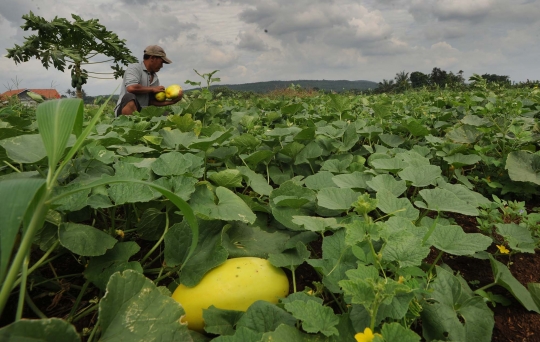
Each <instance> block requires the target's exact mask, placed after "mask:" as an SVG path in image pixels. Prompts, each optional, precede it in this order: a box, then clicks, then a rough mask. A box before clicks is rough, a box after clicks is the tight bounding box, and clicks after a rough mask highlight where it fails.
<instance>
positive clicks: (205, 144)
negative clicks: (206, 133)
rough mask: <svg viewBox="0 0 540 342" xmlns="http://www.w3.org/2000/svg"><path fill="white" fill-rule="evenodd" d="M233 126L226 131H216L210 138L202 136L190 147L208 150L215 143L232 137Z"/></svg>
mask: <svg viewBox="0 0 540 342" xmlns="http://www.w3.org/2000/svg"><path fill="white" fill-rule="evenodd" d="M233 130H234V129H233V128H229V130H227V131H226V132H214V133H213V134H212V136H210V137H208V138H200V139H198V140H197V141H196V142H194V143H192V144H191V145H189V148H194V149H197V150H202V151H207V150H208V149H209V148H210V147H211V146H213V145H214V144H217V145H219V144H221V143H223V142H224V141H226V140H227V139H229V138H230V137H232V131H233Z"/></svg>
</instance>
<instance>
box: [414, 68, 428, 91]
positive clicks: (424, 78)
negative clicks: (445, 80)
mask: <svg viewBox="0 0 540 342" xmlns="http://www.w3.org/2000/svg"><path fill="white" fill-rule="evenodd" d="M410 80H411V85H412V87H413V88H422V87H427V86H429V75H426V74H424V73H422V72H420V71H414V72H411V77H410Z"/></svg>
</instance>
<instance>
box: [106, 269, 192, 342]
mask: <svg viewBox="0 0 540 342" xmlns="http://www.w3.org/2000/svg"><path fill="white" fill-rule="evenodd" d="M183 315H184V310H183V309H182V306H181V305H180V304H179V303H178V302H176V301H175V300H174V299H172V298H171V297H170V296H166V295H164V294H162V293H161V291H160V290H158V288H157V287H156V285H154V283H153V282H152V281H150V279H148V278H146V277H145V276H144V275H142V274H140V273H138V272H135V271H131V270H128V271H124V272H122V273H120V272H118V273H115V274H114V275H112V277H111V279H110V281H109V283H108V284H107V292H106V293H105V296H104V297H103V299H102V300H101V301H100V302H99V324H100V327H101V338H100V341H111V342H112V341H141V342H142V341H151V340H155V341H190V340H191V337H190V335H189V332H188V328H187V325H185V324H182V323H181V321H180V318H181V317H182V316H183Z"/></svg>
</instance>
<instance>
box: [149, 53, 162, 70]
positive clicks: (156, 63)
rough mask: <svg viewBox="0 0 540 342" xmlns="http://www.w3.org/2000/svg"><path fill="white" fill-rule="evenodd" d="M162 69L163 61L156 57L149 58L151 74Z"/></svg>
mask: <svg viewBox="0 0 540 342" xmlns="http://www.w3.org/2000/svg"><path fill="white" fill-rule="evenodd" d="M162 67H163V59H162V58H161V57H157V56H151V57H150V69H151V70H149V71H151V72H158V71H159V70H160V69H161V68H162Z"/></svg>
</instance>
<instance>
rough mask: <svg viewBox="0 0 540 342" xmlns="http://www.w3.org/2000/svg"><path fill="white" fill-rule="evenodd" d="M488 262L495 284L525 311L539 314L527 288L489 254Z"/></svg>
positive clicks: (539, 308) (538, 308) (538, 309)
mask: <svg viewBox="0 0 540 342" xmlns="http://www.w3.org/2000/svg"><path fill="white" fill-rule="evenodd" d="M489 261H490V262H491V269H492V270H493V278H495V283H497V284H498V285H500V286H502V287H504V288H505V289H507V290H508V291H510V293H511V294H512V295H513V296H514V298H516V299H517V300H518V301H519V302H520V303H521V305H523V307H525V309H527V310H529V311H534V312H536V313H540V307H539V306H538V305H537V304H536V302H535V301H534V299H533V297H532V296H531V294H530V293H529V291H527V288H526V287H525V286H523V285H522V284H521V283H520V282H519V281H518V280H517V279H516V278H514V276H513V275H512V273H511V272H510V270H509V269H508V267H506V266H505V265H504V264H503V263H501V262H499V261H497V260H495V258H493V256H492V255H491V254H490V255H489Z"/></svg>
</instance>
